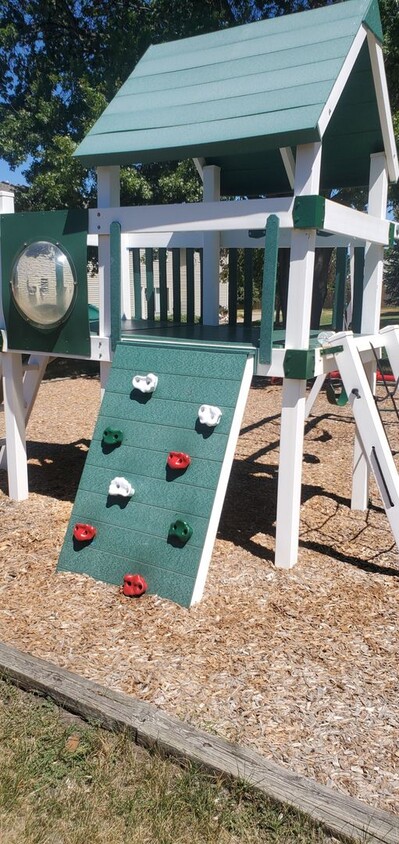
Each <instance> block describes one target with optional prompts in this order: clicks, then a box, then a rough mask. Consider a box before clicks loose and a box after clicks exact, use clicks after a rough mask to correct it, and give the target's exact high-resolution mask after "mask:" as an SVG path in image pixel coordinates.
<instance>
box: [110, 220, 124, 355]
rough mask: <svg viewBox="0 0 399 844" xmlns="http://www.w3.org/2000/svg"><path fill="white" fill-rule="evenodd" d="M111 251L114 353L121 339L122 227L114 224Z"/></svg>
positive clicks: (112, 226)
mask: <svg viewBox="0 0 399 844" xmlns="http://www.w3.org/2000/svg"><path fill="white" fill-rule="evenodd" d="M109 233H110V251H111V266H110V275H111V349H112V351H113V352H114V351H115V349H116V344H117V343H119V341H120V339H121V269H122V264H121V226H120V223H118V222H116V221H115V220H114V222H112V223H111V226H110V232H109Z"/></svg>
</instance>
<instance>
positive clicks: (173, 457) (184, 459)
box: [167, 451, 191, 469]
mask: <svg viewBox="0 0 399 844" xmlns="http://www.w3.org/2000/svg"><path fill="white" fill-rule="evenodd" d="M167 463H168V466H169V469H187V466H189V465H190V463H191V457H189V456H188V454H183V452H182V451H170V452H169V454H168V460H167Z"/></svg>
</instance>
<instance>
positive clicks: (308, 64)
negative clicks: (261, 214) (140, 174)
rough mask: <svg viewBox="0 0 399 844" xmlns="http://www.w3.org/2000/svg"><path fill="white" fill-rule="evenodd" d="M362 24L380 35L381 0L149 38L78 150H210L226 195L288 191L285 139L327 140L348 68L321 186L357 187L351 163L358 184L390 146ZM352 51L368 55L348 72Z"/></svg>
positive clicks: (167, 156)
mask: <svg viewBox="0 0 399 844" xmlns="http://www.w3.org/2000/svg"><path fill="white" fill-rule="evenodd" d="M360 30H363V31H366V30H368V31H370V32H371V33H372V34H373V36H375V38H376V39H377V40H381V38H382V31H381V22H380V16H379V10H378V3H377V2H376V0H347V2H345V3H335V4H331V5H328V6H325V7H324V8H319V9H311V10H307V11H303V12H299V13H295V14H291V15H284V16H281V17H276V18H271V19H267V20H261V21H257V22H255V23H251V24H246V25H244V26H237V27H233V28H230V29H226V30H221V31H218V32H214V33H209V34H206V35H201V36H195V37H193V38H185V39H181V40H179V41H173V42H168V43H166V44H157V45H154V46H151V47H150V48H149V49H148V50H147V52H146V53H145V54H144V56H143V57H142V59H141V60H140V62H139V63H138V65H137V66H136V68H135V69H134V71H133V73H132V74H131V75H130V76H129V78H128V79H127V81H126V82H125V84H124V85H123V86H122V87H121V89H120V91H119V92H118V93H117V94H116V96H115V97H114V99H113V100H112V101H111V103H110V104H109V105H108V107H107V108H106V109H105V111H104V112H103V114H102V115H101V116H100V118H99V119H98V121H97V122H96V123H95V125H94V126H93V127H92V129H91V130H90V132H89V133H88V135H87V136H86V138H85V139H84V140H83V141H82V143H81V144H80V145H79V147H78V149H77V151H76V153H75V154H76V155H77V156H78V157H79V158H81V160H82V162H83V163H84V164H86V165H88V166H93V165H106V164H133V163H139V162H141V163H148V162H153V161H166V160H178V159H183V158H189V157H201V158H204V159H205V163H206V164H215V165H217V166H219V167H220V168H221V190H222V194H224V195H232V196H237V195H246V196H251V195H259V194H262V193H269V194H270V193H272V194H274V193H282V192H284V191H287V190H289V189H290V185H289V181H288V177H287V173H286V171H285V168H284V164H283V161H282V158H281V155H280V152H279V148H280V147H290V146H291V147H295V146H296V145H297V144H303V143H310V142H312V141H318V140H320V139H321V133H322V130H321V129H320V128H319V120H320V118H321V115H322V114H323V110H324V108H325V107H326V104H327V103H328V102H329V98H330V95H331V93H332V91H333V89H334V86H335V85H336V84H337V82H338V80H340V79H341V73H342V79H343V80H345V85H343V89H344V90H343V93H342V94H341V97H340V98H339V101H338V104H337V105H336V107H335V112H334V114H333V115H332V118H333V119H332V120H330V122H329V124H328V125H327V128H326V129H325V131H324V130H323V131H324V137H325V139H326V140H329V144H327V151H325V152H324V155H323V166H322V181H321V187H322V189H326V188H330V187H335V188H336V187H340V186H341V185H343V184H348V181H347V180H348V178H350V174H351V173H352V172H353V174H354V179H355V180H356V181H354V182H353V184H354V185H355V184H356V185H357V184H367V183H368V176H369V156H370V153H372V152H377V151H381V150H383V149H384V143H383V137H382V130H381V124H380V118H379V113H378V107H377V96H376V91H375V86H374V80H373V75H372V72H371V66H370V59H369V52H368V46H367V44H365V45H364V46H363V48H361V47H360V44H359V45H358V43H357V42H356V45H355V47H354V42H355V39H356V37H357V35H358V33H359V31H360ZM351 50H352V51H353V53H354V55H353V56H351V61H352V57H353V59H356V51H357V50H359V53H361V58H360V61H359V62H358V61H356V62H355V66H354V68H353V69H352V72H351V73H350V75H349V79H348V80H346V76H345V72H344V70H343V69H344V66H345V62H346V60H347V58H348V56H349V55H350V53H351ZM360 83H361V86H360V87H361V95H360V96H359V95H358V94H357V91H358V88H359V84H360ZM339 84H340V83H339ZM342 84H343V83H342ZM343 97H344V99H343V100H342V105H341V99H342V98H343ZM348 102H349V103H350V104H351V105H352V104H353V106H354V107H353V108H350V109H349V111H347V110H345V108H346V104H347V103H348ZM382 107H383V108H385V107H386V106H385V105H384V104H383V106H382ZM336 114H337V119H335V120H334V118H335V116H336ZM387 119H388V121H391V117H390V115H388V116H387ZM330 124H331V125H330ZM342 125H343V126H344V130H345V131H344V137H342V136H341V133H340V128H341V126H342ZM365 127H366V128H367V132H365V131H364V129H365ZM359 136H363V137H361V138H360V137H359ZM348 138H349V142H348ZM359 144H360V146H359ZM265 153H266V155H265ZM359 153H361V155H359ZM387 155H388V157H389V156H390V155H391V150H387Z"/></svg>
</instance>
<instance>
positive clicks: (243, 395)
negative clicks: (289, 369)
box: [190, 357, 254, 606]
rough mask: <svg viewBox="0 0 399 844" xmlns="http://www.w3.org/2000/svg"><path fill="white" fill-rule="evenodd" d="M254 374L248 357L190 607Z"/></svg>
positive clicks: (199, 590) (196, 597) (199, 591)
mask: <svg viewBox="0 0 399 844" xmlns="http://www.w3.org/2000/svg"><path fill="white" fill-rule="evenodd" d="M253 372H254V360H253V358H252V357H248V359H247V361H246V364H245V368H244V373H243V377H242V381H241V387H240V391H239V394H238V399H237V403H236V407H235V411H234V416H233V421H232V423H231V427H230V433H229V437H228V440H227V446H226V451H225V455H224V459H223V463H222V468H221V471H220V476H219V482H218V485H217V488H216V493H215V499H214V502H213V507H212V513H211V516H210V519H209V523H208V530H207V533H206V537H205V543H204V547H203V550H202V555H201V560H200V564H199V567H198V572H197V578H196V581H195V585H194V589H193V594H192V598H191V603H190V606H192V605H193V604H196V603H198V601H200V600H201V598H202V595H203V591H204V587H205V581H206V576H207V574H208V569H209V564H210V561H211V557H212V551H213V546H214V543H215V539H216V534H217V529H218V525H219V521H220V516H221V512H222V507H223V502H224V497H225V495H226V490H227V484H228V482H229V477H230V471H231V466H232V463H233V459H234V454H235V449H236V445H237V439H238V436H239V433H240V427H241V421H242V417H243V415H244V410H245V405H246V403H247V398H248V393H249V388H250V386H251V381H252V376H253Z"/></svg>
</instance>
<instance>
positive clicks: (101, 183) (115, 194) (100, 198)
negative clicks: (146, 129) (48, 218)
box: [97, 166, 120, 390]
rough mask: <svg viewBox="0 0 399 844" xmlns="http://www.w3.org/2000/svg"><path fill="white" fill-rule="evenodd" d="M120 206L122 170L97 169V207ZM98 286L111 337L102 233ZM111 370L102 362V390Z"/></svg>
mask: <svg viewBox="0 0 399 844" xmlns="http://www.w3.org/2000/svg"><path fill="white" fill-rule="evenodd" d="M119 205H120V168H119V167H118V166H113V167H97V207H98V208H118V207H119ZM98 285H99V305H100V319H99V334H100V337H110V336H111V248H110V235H109V232H108V233H101V234H99V237H98ZM109 370H110V363H109V362H108V361H100V379H101V389H102V390H103V389H104V387H105V384H106V382H107V378H108V374H109Z"/></svg>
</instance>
